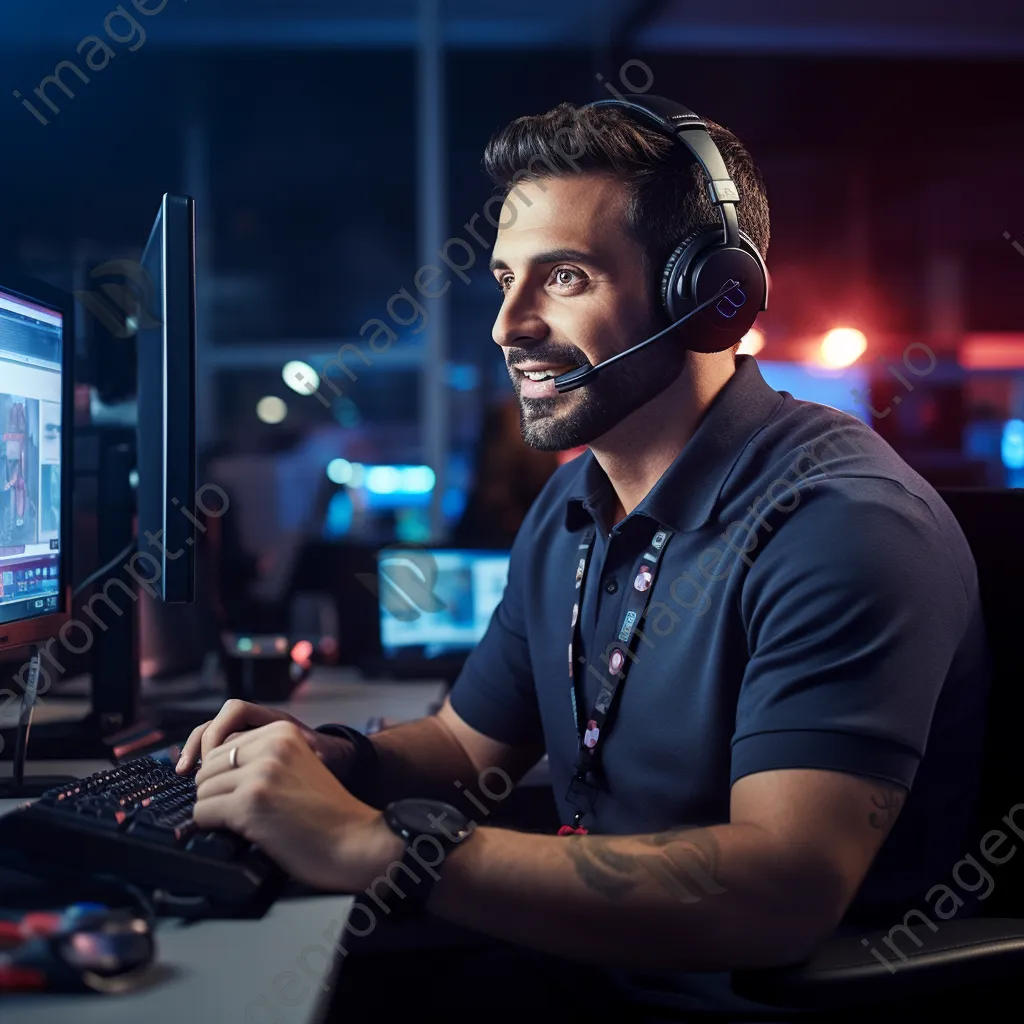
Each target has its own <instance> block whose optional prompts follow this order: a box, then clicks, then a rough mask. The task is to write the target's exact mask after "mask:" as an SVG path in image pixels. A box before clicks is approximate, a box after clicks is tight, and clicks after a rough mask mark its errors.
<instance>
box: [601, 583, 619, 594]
mask: <svg viewBox="0 0 1024 1024" xmlns="http://www.w3.org/2000/svg"><path fill="white" fill-rule="evenodd" d="M604 589H605V590H606V591H607V592H608V593H609V594H614V593H615V591H616V590H618V589H619V585H618V583H616V582H615V580H609V581H608V582H607V583H606V584H605V585H604Z"/></svg>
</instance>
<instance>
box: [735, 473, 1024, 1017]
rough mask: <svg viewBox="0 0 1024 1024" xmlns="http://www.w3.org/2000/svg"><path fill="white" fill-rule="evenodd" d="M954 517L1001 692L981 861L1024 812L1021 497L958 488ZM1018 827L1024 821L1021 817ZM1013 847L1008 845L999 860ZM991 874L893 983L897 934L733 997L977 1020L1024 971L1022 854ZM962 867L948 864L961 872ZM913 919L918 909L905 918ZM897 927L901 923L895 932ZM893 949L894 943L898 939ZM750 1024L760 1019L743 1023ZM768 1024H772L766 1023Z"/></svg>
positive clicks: (830, 950) (994, 718)
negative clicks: (996, 835) (972, 564)
mask: <svg viewBox="0 0 1024 1024" xmlns="http://www.w3.org/2000/svg"><path fill="white" fill-rule="evenodd" d="M940 493H941V495H942V498H943V500H944V501H945V502H946V504H947V505H948V506H949V508H950V509H951V511H952V512H953V514H954V515H955V516H956V518H957V520H958V521H959V523H960V526H961V528H962V529H963V531H964V535H965V536H966V537H967V540H968V543H969V544H970V546H971V549H972V551H973V552H974V558H975V561H976V563H977V566H978V578H979V584H980V588H981V600H982V606H983V611H984V616H985V622H986V625H987V627H988V634H989V644H990V646H991V649H992V654H993V659H994V662H993V671H994V677H993V686H992V693H991V701H990V710H989V732H988V737H987V741H986V754H985V766H984V776H983V784H982V800H981V808H980V818H979V820H980V828H979V830H978V832H977V836H978V840H979V842H978V843H975V844H972V845H971V847H970V848H969V849H967V850H965V851H964V853H970V852H973V853H975V855H977V851H978V849H979V845H980V839H981V837H982V836H983V835H984V834H985V833H986V832H988V831H989V830H990V829H994V828H1001V830H1002V831H1003V832H1005V833H1007V835H1008V836H1009V838H1010V840H1011V841H1012V842H1013V844H1014V846H1016V845H1017V844H1018V843H1019V839H1018V838H1017V837H1015V836H1014V835H1012V834H1011V832H1010V830H1009V828H1008V827H1007V825H1006V824H1005V823H1003V821H1002V818H1003V816H1004V815H1005V814H1007V813H1008V812H1009V811H1010V809H1011V808H1012V807H1014V805H1016V804H1018V803H1024V771H1022V769H1021V765H1020V760H1019V756H1018V750H1019V749H1020V747H1021V734H1022V731H1024V716H1022V711H1024V696H1022V691H1024V655H1022V649H1024V643H1022V641H1024V621H1022V618H1024V616H1022V615H1021V611H1022V610H1024V601H1022V599H1021V597H1020V587H1021V585H1022V584H1024V543H1022V538H1021V534H1020V533H1018V532H1017V531H1018V530H1020V529H1021V528H1022V527H1024V491H1007V490H986V489H966V488H962V489H961V488H958V489H950V490H943V491H941V492H940ZM1018 820H1024V813H1022V815H1021V817H1020V818H1019V819H1018ZM1008 849H1009V847H1008V846H1007V845H1006V844H1004V845H1003V849H1002V850H1001V851H1000V856H1005V854H1006V852H1007V851H1008ZM1017 852H1019V853H1020V855H1019V856H1018V855H1017V854H1016V853H1015V854H1014V855H1013V857H1011V859H1010V860H1008V861H1007V862H1006V863H1005V864H1003V865H1000V866H998V867H996V866H992V867H990V868H988V870H989V871H990V874H991V875H992V878H993V882H994V887H993V889H992V892H991V894H990V895H989V897H988V898H987V899H986V900H984V901H983V902H981V903H979V913H978V915H976V916H975V917H973V918H964V919H962V920H958V919H957V918H956V917H952V918H950V919H948V920H944V921H942V922H941V924H940V926H939V927H938V929H937V930H936V931H935V932H931V931H929V930H927V929H926V928H925V926H924V923H923V922H921V921H920V920H919V919H916V918H911V919H910V922H909V923H910V924H911V925H914V924H915V923H916V924H917V927H916V928H915V930H914V934H915V935H917V936H918V938H919V939H920V940H922V945H921V946H920V947H919V948H913V947H911V948H910V949H908V948H907V947H908V945H909V943H907V942H906V941H904V942H901V944H900V948H901V949H902V950H903V951H904V953H905V955H906V957H907V959H906V962H903V961H902V960H897V959H896V958H895V957H893V956H892V954H891V953H890V955H889V957H887V959H890V960H893V962H894V963H896V965H897V966H898V969H897V970H896V971H895V973H893V972H891V971H890V970H889V969H888V968H887V967H886V966H885V965H884V964H883V963H881V962H880V961H878V960H877V959H875V957H874V956H873V955H872V953H871V946H874V947H875V948H876V949H884V950H885V952H886V953H889V950H888V948H886V947H885V946H882V945H881V940H882V939H883V938H884V937H885V936H886V935H888V934H890V933H889V932H888V931H881V932H877V933H874V934H872V933H871V932H865V933H864V936H863V937H864V938H867V939H868V940H869V945H868V946H864V945H863V944H862V942H861V938H862V937H861V936H859V935H858V936H850V937H842V938H835V939H832V940H830V941H829V942H826V943H825V945H824V946H823V947H822V948H821V949H820V950H819V951H818V952H817V953H816V954H815V955H814V956H813V957H812V958H811V959H810V960H809V961H808V962H807V963H805V964H802V965H800V966H796V967H792V968H785V969H781V970H778V969H776V970H759V971H744V972H738V973H736V974H735V975H734V978H733V985H734V988H735V989H736V991H737V992H738V993H739V994H741V995H743V996H745V997H746V998H748V999H753V1000H756V1001H758V1002H761V1003H767V1004H769V1005H771V1006H777V1007H806V1008H809V1009H812V1010H813V1011H814V1012H813V1013H812V1016H811V1019H814V1017H816V1016H819V1014H820V1016H821V1017H825V1018H826V1019H828V1020H830V1021H835V1020H841V1019H844V1018H845V1017H847V1016H849V1018H850V1019H856V1020H863V1019H864V1017H865V1014H866V1013H871V1014H872V1016H875V1017H876V1018H879V1017H881V1019H885V1020H890V1019H894V1016H895V1015H896V1014H897V1013H899V1014H901V1015H902V1013H904V1012H912V1013H913V1014H914V1017H911V1018H907V1019H915V1018H916V1017H919V1016H921V1015H922V1014H923V1013H926V1012H928V1011H932V1010H938V1009H942V1010H944V1011H947V1012H948V1011H950V1010H953V1011H954V1012H955V1011H956V1010H958V1009H960V1010H967V1011H968V1012H973V1013H977V1012H978V1009H979V1005H980V1004H981V1003H983V1002H984V1001H987V1000H989V999H991V998H992V997H993V996H994V995H996V994H997V993H1001V992H1002V991H1003V990H1006V989H1008V988H1009V985H1010V984H1011V983H1015V979H1016V978H1018V977H1019V976H1020V974H1021V972H1022V971H1024V852H1021V851H1017ZM952 867H953V865H952V864H951V865H950V869H951V870H952ZM908 909H909V908H908ZM893 923H894V924H896V923H898V922H895V921H894V922H893ZM894 941H895V940H894ZM742 1019H743V1020H753V1019H755V1018H754V1017H752V1016H751V1015H749V1014H744V1015H743V1017H742ZM766 1019H771V1018H766Z"/></svg>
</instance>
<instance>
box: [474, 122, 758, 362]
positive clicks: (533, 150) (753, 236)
mask: <svg viewBox="0 0 1024 1024" xmlns="http://www.w3.org/2000/svg"><path fill="white" fill-rule="evenodd" d="M703 121H704V123H705V124H706V125H707V129H708V134H709V135H710V136H711V139H712V141H713V142H714V143H715V145H716V146H717V147H718V150H719V152H720V153H721V154H722V159H723V160H724V161H725V165H726V167H727V168H728V170H729V174H730V176H731V177H732V180H733V181H734V182H735V184H736V187H737V189H738V190H739V194H740V203H739V205H738V207H737V213H738V218H739V225H740V229H741V230H742V231H744V232H745V233H746V234H747V235H748V236H749V238H750V240H751V241H752V242H753V243H754V245H755V246H756V247H757V249H758V251H759V252H760V253H761V256H762V257H764V258H765V259H767V256H768V243H769V240H770V233H771V232H770V220H769V215H768V198H767V195H766V194H765V187H764V181H763V180H762V179H761V175H760V172H759V171H758V169H757V166H756V165H755V164H754V161H753V159H752V158H751V156H750V153H748V152H747V149H746V147H745V146H744V145H743V143H742V142H740V140H739V139H738V138H736V136H735V135H734V134H733V133H732V132H731V131H729V129H728V128H723V127H722V126H721V125H719V124H716V123H715V122H714V121H710V120H708V119H707V118H703ZM483 166H484V170H485V171H486V172H487V174H488V176H489V177H490V178H491V180H492V181H493V182H494V183H495V184H496V185H497V186H498V187H499V188H501V189H502V190H503V194H504V195H506V196H507V195H508V193H509V192H511V191H512V189H513V188H515V187H516V185H518V184H519V182H521V181H536V180H538V179H543V178H553V177H567V176H568V175H570V174H574V173H606V174H611V175H613V176H615V177H616V178H618V179H619V180H620V181H622V182H623V184H624V185H625V186H626V191H627V206H626V221H627V226H628V228H629V230H630V231H631V232H632V234H633V236H634V237H635V238H636V240H637V241H638V242H639V243H640V246H641V248H642V249H643V253H644V263H645V270H646V271H647V273H648V280H649V281H650V285H651V297H652V299H653V300H654V302H655V303H656V308H659V307H660V297H659V294H658V290H659V288H660V284H661V282H660V281H656V280H654V277H655V268H658V267H661V266H662V265H664V263H665V261H666V260H667V259H668V256H669V253H671V252H672V250H673V249H674V248H675V247H676V246H677V245H678V244H679V243H680V242H681V241H682V240H683V239H684V238H685V237H686V236H687V235H689V234H692V233H693V232H695V231H700V230H702V229H705V228H711V229H714V228H720V226H721V218H720V217H719V215H718V211H717V210H716V209H715V207H714V206H713V205H712V203H711V200H710V199H709V197H708V193H707V178H706V177H705V175H704V172H703V171H702V170H701V168H700V166H699V165H698V164H697V162H696V161H695V160H694V159H693V157H692V156H691V155H690V154H689V152H688V151H687V150H686V148H685V147H684V146H681V145H680V144H679V143H678V142H674V141H672V140H671V139H669V138H667V137H666V136H665V135H663V134H661V133H660V132H657V131H655V130H654V129H653V128H648V127H647V126H646V125H641V124H638V123H637V122H636V121H634V120H633V119H632V118H631V117H630V116H629V115H628V114H626V113H625V112H624V111H622V110H620V109H617V108H615V107H597V108H593V107H577V106H575V105H573V104H572V103H560V104H559V105H558V106H557V107H555V108H554V109H552V110H549V111H548V112H547V113H546V114H531V115H528V116H525V117H519V118H516V120H514V121H512V122H511V123H510V124H508V125H506V127H504V128H503V129H501V130H500V131H499V132H497V133H496V134H495V135H494V136H492V138H491V140H490V141H489V142H488V144H487V148H486V150H485V151H484V157H483ZM735 347H738V346H734V350H735Z"/></svg>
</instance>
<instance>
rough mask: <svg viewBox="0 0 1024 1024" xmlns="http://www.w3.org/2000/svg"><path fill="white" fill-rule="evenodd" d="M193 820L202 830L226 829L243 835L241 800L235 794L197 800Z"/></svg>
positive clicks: (223, 794) (193, 809) (193, 810)
mask: <svg viewBox="0 0 1024 1024" xmlns="http://www.w3.org/2000/svg"><path fill="white" fill-rule="evenodd" d="M192 820H193V821H194V822H195V823H196V824H197V825H198V826H199V827H200V828H226V829H230V830H231V831H232V832H238V833H239V834H241V831H242V828H241V826H242V820H241V814H240V810H239V799H238V797H237V795H236V794H234V793H222V794H221V795H219V796H211V797H209V798H208V799H204V800H197V801H196V804H195V807H193V808H192Z"/></svg>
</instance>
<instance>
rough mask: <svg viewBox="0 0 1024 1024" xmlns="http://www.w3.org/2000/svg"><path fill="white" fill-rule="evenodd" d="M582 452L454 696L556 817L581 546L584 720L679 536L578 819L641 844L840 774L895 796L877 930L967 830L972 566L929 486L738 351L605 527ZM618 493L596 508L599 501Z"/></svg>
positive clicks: (981, 709)
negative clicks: (644, 593)
mask: <svg viewBox="0 0 1024 1024" xmlns="http://www.w3.org/2000/svg"><path fill="white" fill-rule="evenodd" d="M613 497H614V496H613V495H612V492H611V486H610V484H609V482H608V479H607V477H606V476H605V474H604V472H603V470H602V469H601V468H600V466H599V464H598V463H597V461H596V460H595V459H594V457H593V454H592V453H591V452H589V451H588V452H586V453H584V454H583V455H581V456H580V457H579V458H577V459H574V460H573V461H572V462H570V463H568V464H566V465H564V466H562V467H560V468H559V469H558V470H557V471H556V472H555V473H554V474H553V476H552V477H551V479H550V480H549V481H548V483H547V485H546V486H545V488H544V490H543V492H542V493H541V494H540V496H539V497H538V499H537V500H536V502H535V503H534V505H533V507H532V508H531V509H530V511H529V513H528V514H527V516H526V519H525V521H524V522H523V525H522V527H521V529H520V530H519V533H518V535H517V537H516V540H515V543H514V545H513V548H512V556H511V562H510V566H509V577H508V584H507V587H506V590H505V593H504V596H503V598H502V600H501V602H500V604H499V605H498V607H497V609H496V610H495V613H494V615H493V617H492V620H491V622H490V625H489V627H488V629H487V632H486V634H485V636H484V638H483V640H482V641H481V643H480V644H479V646H478V647H477V648H476V649H475V650H474V651H473V652H472V653H471V655H470V657H469V659H468V661H467V663H466V665H465V667H464V669H463V671H462V673H461V675H460V676H459V678H458V680H457V681H456V683H455V686H454V688H453V690H452V693H451V700H452V704H453V706H454V708H455V710H456V711H457V712H458V714H459V715H460V716H461V717H462V718H463V719H464V720H465V721H466V722H467V723H468V724H469V725H471V726H472V727H473V728H475V729H477V730H479V731H480V732H482V733H484V734H485V735H487V736H490V737H492V738H493V739H495V740H498V741H501V742H504V743H510V744H515V745H529V744H538V745H540V744H542V745H543V747H544V749H545V750H546V751H547V753H548V756H549V760H550V766H551V775H552V780H553V785H554V792H555V797H556V799H557V801H558V805H559V810H560V812H561V815H562V820H563V821H565V822H569V821H571V820H572V814H573V810H574V808H573V807H572V806H571V805H570V804H569V803H568V802H567V801H566V800H565V792H566V788H567V786H568V782H569V779H570V778H571V776H572V769H573V764H574V762H575V759H576V756H577V752H578V744H579V741H578V734H577V731H576V724H575V721H574V718H573V711H572V700H571V696H570V682H569V674H568V664H567V649H568V644H569V639H570V633H571V619H572V606H573V603H574V595H575V590H574V579H575V572H576V567H577V562H578V550H577V549H578V545H579V544H580V541H581V539H582V537H583V535H584V532H585V530H586V529H587V527H588V526H593V525H595V524H596V527H597V534H596V538H595V541H594V548H593V553H592V557H591V562H590V567H589V571H588V574H587V580H586V585H585V587H584V597H583V601H582V604H581V608H580V633H581V637H580V639H581V642H582V645H583V650H582V652H580V653H581V654H582V656H584V657H586V658H587V659H588V661H591V662H594V661H595V659H596V660H597V663H598V664H600V666H601V671H596V670H595V671H594V672H590V671H586V672H585V673H584V674H583V675H582V679H583V681H584V682H583V686H585V689H586V694H585V704H586V709H585V710H586V711H589V710H590V708H591V707H592V706H593V702H594V700H595V698H596V696H597V692H598V690H599V689H600V685H601V678H602V677H603V676H604V675H605V673H606V670H607V663H608V662H607V658H608V651H609V650H610V648H611V644H612V641H613V640H614V639H615V637H616V635H617V634H618V632H619V629H620V626H621V625H622V621H623V615H624V610H625V601H626V599H627V598H628V596H629V594H628V592H629V591H630V590H631V589H632V586H633V580H634V578H635V575H636V570H637V567H638V563H639V562H640V559H641V558H642V555H643V553H644V551H645V550H646V549H647V547H648V545H649V544H650V541H651V539H652V536H653V534H654V533H655V532H656V531H657V530H659V529H664V528H667V529H670V530H672V531H674V533H673V536H672V538H671V539H670V541H669V542H668V545H667V547H666V548H665V551H664V555H663V559H662V564H661V567H660V569H659V572H658V574H657V577H656V580H655V583H654V586H653V588H651V593H650V603H649V604H648V607H647V614H646V617H645V619H644V620H643V622H642V624H641V626H640V630H641V633H642V636H641V638H640V639H639V640H638V643H637V648H636V653H635V656H634V660H633V661H632V662H631V664H630V667H629V672H628V676H627V678H626V681H625V683H624V684H623V686H622V687H621V690H620V694H619V697H618V698H617V708H616V709H615V714H614V717H613V721H612V724H611V727H610V732H609V733H608V734H607V736H606V737H605V740H604V746H603V750H602V752H601V765H602V770H603V774H604V777H605V787H604V788H603V789H602V791H601V793H600V795H599V796H598V798H597V803H596V806H595V808H594V811H593V813H592V814H589V815H588V816H587V818H586V821H585V824H586V825H587V826H588V828H589V829H590V830H591V831H593V832H602V833H618V834H631V833H645V832H657V831H662V830H666V829H670V828H676V827H680V826H702V825H709V824H716V823H722V822H727V821H728V820H729V791H730V787H731V786H732V784H733V783H734V782H735V781H736V780H737V779H740V778H742V777H743V776H745V775H750V774H754V773H756V772H764V771H773V770H776V769H784V768H816V769H827V770H832V771H839V772H849V773H853V774H856V775H861V776H869V777H873V778H878V779H882V780H888V781H891V782H896V783H899V784H901V785H903V786H907V787H910V789H911V792H910V796H909V797H908V799H907V801H906V804H905V807H904V809H903V812H902V813H901V815H900V817H899V818H898V819H897V823H896V825H895V826H894V828H893V831H892V833H891V834H890V836H889V838H888V839H887V840H886V843H885V844H884V846H883V849H882V851H881V852H880V854H879V856H878V857H877V858H876V860H875V863H874V864H873V866H872V869H871V872H870V874H869V876H868V878H867V879H866V881H865V884H864V885H863V886H862V888H861V891H860V893H859V894H858V898H857V901H856V902H855V904H854V906H853V908H851V913H850V916H849V918H848V920H851V921H853V920H863V921H865V922H869V921H871V920H873V919H875V918H876V917H877V918H878V921H879V923H888V918H887V917H886V914H887V913H891V909H890V908H893V907H904V908H905V907H907V906H910V905H912V903H913V902H914V900H919V898H920V896H921V895H923V893H924V892H926V891H927V889H928V888H929V887H930V886H931V885H932V884H933V883H935V882H936V881H938V880H940V879H943V878H947V877H948V876H949V873H950V871H951V870H952V868H953V866H954V865H955V863H956V861H957V860H958V859H959V858H960V857H961V856H962V851H963V850H964V849H966V848H967V844H968V843H969V840H970V838H971V833H970V830H971V827H972V825H973V814H974V811H975V806H976V799H977V791H978V782H979V772H980V764H981V750H982V741H983V730H984V720H985V708H986V704H987V690H988V684H987V680H988V660H987V646H986V642H985V634H984V627H983V624H982V619H981V608H980V602H979V594H978V582H977V573H976V568H975V564H974V559H973V556H972V554H971V552H970V549H969V547H968V545H967V541H966V539H965V538H964V535H963V533H962V531H961V530H960V527H959V525H958V524H957V522H956V520H955V519H954V517H953V515H952V513H951V512H950V510H949V508H948V507H947V505H946V504H945V503H944V502H943V501H942V500H941V498H940V497H939V495H938V494H937V493H936V492H935V490H934V489H933V488H932V487H931V486H930V485H929V484H928V483H927V482H926V481H925V480H924V479H923V478H922V477H921V476H920V475H918V474H917V473H916V472H914V471H913V470H912V469H911V468H910V467H909V466H908V465H907V464H906V463H905V462H903V460H902V459H900V458H899V456H898V455H897V454H896V453H895V452H894V451H893V449H892V448H891V447H890V446H889V445H888V444H887V443H886V442H885V441H884V440H882V439H881V438H880V437H879V436H878V434H876V433H875V432H874V431H873V430H872V429H871V428H870V427H869V426H868V425H867V424H865V423H862V422H861V421H860V420H858V419H856V418H855V417H853V416H851V415H848V414H846V413H844V412H841V411H839V410H836V409H833V408H831V407H828V406H823V405H819V404H816V403H813V402H805V401H800V400H797V399H795V398H794V397H793V396H792V395H790V394H789V393H788V392H778V391H775V390H773V389H772V388H771V387H770V386H769V385H768V384H767V383H766V382H765V380H764V378H763V377H762V376H761V373H760V370H759V369H758V366H757V362H756V360H755V359H754V358H753V357H751V356H739V357H737V363H736V372H735V373H734V375H733V376H732V377H731V378H730V379H729V380H728V382H727V383H726V384H725V386H724V387H723V388H722V390H721V391H720V392H719V394H718V395H717V396H716V397H715V399H714V401H713V402H712V404H711V405H710V407H709V408H708V409H707V411H706V412H705V414H704V416H703V417H702V419H701V421H700V423H699V425H698V427H697V429H696V431H695V433H694V434H693V436H692V437H691V439H690V440H689V441H688V442H687V444H686V446H685V447H684V449H683V450H682V452H681V453H680V454H679V456H678V457H677V458H676V459H675V461H674V462H673V463H672V465H671V466H670V467H669V468H668V469H667V470H666V472H665V473H664V475H663V476H662V477H661V479H660V480H659V481H658V482H657V484H656V485H655V486H654V488H653V489H652V490H651V491H650V493H649V494H648V495H647V496H646V497H645V498H644V499H643V501H642V502H641V503H640V504H639V505H638V506H637V508H636V509H634V510H633V511H632V512H631V513H630V514H629V515H628V516H627V517H626V518H625V519H624V520H622V521H621V522H620V523H618V524H617V525H615V526H614V528H613V529H612V530H611V532H610V533H608V532H606V531H605V529H604V525H603V524H605V523H607V522H608V517H606V516H602V515H601V511H602V510H603V509H606V508H609V507H611V506H612V505H614V500H613ZM609 502H611V505H609Z"/></svg>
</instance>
